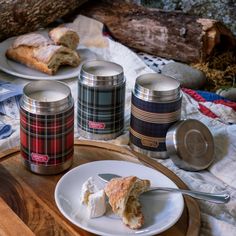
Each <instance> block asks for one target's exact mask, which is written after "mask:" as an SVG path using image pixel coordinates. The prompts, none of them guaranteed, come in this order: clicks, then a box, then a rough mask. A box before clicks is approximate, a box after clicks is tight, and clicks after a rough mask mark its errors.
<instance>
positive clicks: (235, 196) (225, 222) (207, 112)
mask: <svg viewBox="0 0 236 236" xmlns="http://www.w3.org/2000/svg"><path fill="white" fill-rule="evenodd" d="M70 26H71V27H73V28H74V29H75V30H76V31H77V32H78V33H79V35H80V38H81V40H80V45H79V48H78V50H79V53H80V55H81V58H82V60H83V62H84V61H86V60H90V59H101V58H102V59H105V60H109V61H113V62H116V63H118V64H120V65H121V66H122V67H123V68H124V73H125V76H126V81H127V84H126V107H125V127H126V129H125V132H124V134H123V135H121V136H120V137H118V138H117V139H115V140H111V141H110V142H112V143H115V144H117V145H128V140H129V132H128V128H129V118H130V106H131V103H130V100H131V91H132V90H133V88H134V84H135V79H136V78H137V77H138V76H139V75H141V74H144V73H149V72H154V71H156V72H161V65H162V63H168V61H165V60H163V61H161V60H160V61H161V63H159V64H160V65H159V64H158V63H157V66H155V67H152V66H150V65H147V64H148V63H147V62H145V60H144V54H143V55H139V54H137V53H134V52H133V51H131V50H130V49H128V48H127V47H125V46H123V45H121V44H120V43H118V42H116V41H114V40H112V39H111V38H109V37H107V36H104V34H103V25H102V24H101V23H99V22H97V21H94V20H92V19H90V18H87V17H84V16H81V15H79V16H78V17H77V18H76V19H75V21H74V22H73V23H71V25H70ZM158 65H159V66H158ZM155 68H156V69H157V70H156V69H155ZM0 79H1V80H4V81H8V82H11V84H21V85H24V84H26V83H28V82H30V81H29V80H24V79H19V78H15V77H12V76H9V75H7V74H5V73H3V72H1V73H0ZM64 82H65V83H67V84H68V85H69V86H70V88H71V91H72V96H73V97H74V99H75V101H76V98H77V79H76V78H72V79H68V80H64ZM182 92H183V102H182V111H181V112H182V114H181V118H182V119H188V118H192V119H197V120H199V121H201V122H203V123H204V124H205V125H206V126H207V127H208V128H209V129H210V131H211V133H212V135H213V137H214V142H215V160H214V163H213V164H212V165H211V166H210V167H209V168H208V169H206V170H204V171H199V172H189V171H184V170H182V169H179V168H178V167H176V166H175V165H174V164H173V162H172V161H171V160H170V159H165V160H159V159H158V160H157V161H158V162H160V163H162V164H163V165H165V166H166V167H168V168H169V169H171V170H172V171H173V172H175V173H176V174H177V175H178V176H179V177H180V178H181V179H182V180H183V181H184V182H185V183H186V184H187V185H188V187H189V188H190V189H195V190H199V191H206V192H222V191H228V192H229V193H230V194H231V201H230V202H229V203H228V204H213V203H209V202H204V201H198V202H199V205H200V210H201V220H202V222H201V229H200V235H204V236H208V235H209V236H210V235H211V236H220V235H227V236H230V235H232V236H233V235H236V171H235V170H236V142H235V140H236V113H235V109H236V105H235V103H233V102H230V101H228V100H225V99H223V98H221V97H219V96H217V95H215V94H212V93H208V92H204V91H194V90H188V89H182ZM75 109H77V104H76V103H75ZM75 113H76V112H75ZM5 114H7V113H6V112H5ZM0 117H1V120H2V122H3V123H5V124H11V126H12V129H13V130H14V132H13V133H12V134H11V135H10V136H9V137H8V138H5V139H1V140H0V150H1V151H2V150H5V149H7V148H10V147H13V146H16V145H19V119H18V118H13V117H11V115H9V114H7V115H1V116H0ZM75 118H76V117H75ZM75 123H76V122H75ZM75 137H76V138H81V137H80V136H79V134H78V133H77V131H76V124H75Z"/></svg>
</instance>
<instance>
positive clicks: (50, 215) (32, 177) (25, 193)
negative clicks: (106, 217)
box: [0, 141, 200, 236]
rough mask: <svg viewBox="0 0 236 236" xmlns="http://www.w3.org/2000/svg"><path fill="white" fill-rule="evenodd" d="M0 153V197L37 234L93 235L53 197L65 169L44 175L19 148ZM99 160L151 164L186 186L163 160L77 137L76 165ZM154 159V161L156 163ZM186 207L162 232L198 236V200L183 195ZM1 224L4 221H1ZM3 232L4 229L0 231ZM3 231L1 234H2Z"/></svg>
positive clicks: (182, 185) (46, 235) (178, 235)
mask: <svg viewBox="0 0 236 236" xmlns="http://www.w3.org/2000/svg"><path fill="white" fill-rule="evenodd" d="M5 154H6V156H4V155H1V157H2V158H3V159H2V158H1V159H2V160H4V161H2V162H1V164H0V186H1V188H0V197H1V198H2V199H3V200H4V202H5V204H7V205H8V206H9V207H10V208H11V211H12V212H14V213H15V214H16V215H17V216H18V217H19V218H20V219H21V221H22V222H23V223H24V224H25V225H26V226H27V227H28V228H29V229H30V230H31V231H32V232H33V233H35V235H40V236H41V235H42V236H44V235H45V236H57V235H63V236H64V235H68V236H69V235H72V236H88V235H94V234H91V233H89V232H87V231H85V230H83V229H80V228H78V227H76V226H74V225H73V224H71V223H70V222H69V221H68V220H66V219H65V218H64V217H63V216H62V214H61V213H60V212H59V210H58V208H57V207H56V204H55V201H54V190H55V186H56V184H57V182H58V180H59V179H60V178H61V177H62V176H63V174H64V173H62V174H59V175H52V176H41V175H36V174H33V173H31V172H30V171H28V170H26V169H25V168H24V166H23V165H22V163H21V157H20V153H19V150H18V151H17V152H16V149H13V150H12V154H11V153H10V152H5ZM97 160H127V161H132V162H136V163H140V161H141V162H142V163H143V164H146V165H149V166H152V168H154V169H157V170H159V171H161V172H162V173H164V174H165V175H167V176H168V177H169V178H171V179H172V180H173V181H174V182H175V183H176V184H177V185H178V186H181V187H185V188H187V186H186V185H185V184H184V183H183V182H182V181H181V180H180V179H179V178H178V177H177V176H176V175H175V174H174V173H173V172H171V171H170V170H168V169H167V168H166V167H164V166H162V165H161V164H159V163H157V162H156V161H154V162H151V163H150V162H149V161H147V160H149V158H147V157H146V156H139V155H136V153H133V152H132V151H130V150H129V149H128V148H123V147H119V146H116V145H113V144H109V143H105V142H91V141H76V142H75V154H74V163H73V166H72V168H73V167H76V166H78V165H82V164H84V163H87V162H92V161H97ZM154 163H155V164H154ZM184 199H185V209H184V212H183V214H182V216H181V218H180V219H179V221H178V222H177V223H176V224H175V225H174V226H173V227H171V228H170V229H168V230H167V231H165V232H163V233H162V234H160V235H163V236H169V235H176V236H184V235H187V236H190V235H191V236H197V235H198V233H199V227H200V213H199V208H198V205H197V204H196V201H195V200H193V199H192V198H190V197H184ZM0 228H1V225H0ZM0 232H1V231H0ZM0 235H1V234H0Z"/></svg>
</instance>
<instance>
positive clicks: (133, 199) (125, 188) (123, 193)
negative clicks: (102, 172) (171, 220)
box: [105, 176, 150, 229]
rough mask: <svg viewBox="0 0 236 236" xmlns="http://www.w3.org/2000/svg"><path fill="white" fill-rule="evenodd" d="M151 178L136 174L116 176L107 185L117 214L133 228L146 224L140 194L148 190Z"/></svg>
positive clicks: (110, 199)
mask: <svg viewBox="0 0 236 236" xmlns="http://www.w3.org/2000/svg"><path fill="white" fill-rule="evenodd" d="M149 187H150V181H149V180H142V179H139V178H138V177H136V176H129V177H125V178H114V179H112V180H111V181H109V182H108V183H107V185H106V187H105V193H106V195H107V196H108V198H109V204H110V205H111V207H112V210H113V212H114V213H115V214H117V215H119V216H120V217H121V218H122V221H123V223H124V224H125V225H127V226H128V227H129V228H131V229H138V228H140V227H142V226H143V224H144V216H143V213H142V211H141V204H140V202H139V199H138V198H139V195H140V194H141V193H143V192H145V191H147V190H148V188H149Z"/></svg>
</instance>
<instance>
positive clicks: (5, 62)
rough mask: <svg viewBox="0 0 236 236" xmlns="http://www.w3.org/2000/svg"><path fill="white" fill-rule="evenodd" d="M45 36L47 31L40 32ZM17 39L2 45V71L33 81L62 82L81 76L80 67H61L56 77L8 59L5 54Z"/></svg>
mask: <svg viewBox="0 0 236 236" xmlns="http://www.w3.org/2000/svg"><path fill="white" fill-rule="evenodd" d="M40 33H41V34H43V35H44V36H46V35H47V32H46V31H40ZM15 38H16V37H12V38H8V39H7V40H5V41H3V42H2V43H0V70H2V71H4V72H6V73H8V74H11V75H14V76H18V77H21V78H25V79H32V80H40V79H47V80H62V79H69V78H73V77H77V76H78V74H79V70H80V66H77V67H71V66H63V67H60V68H59V70H58V71H57V73H56V75H47V74H45V73H42V72H40V71H37V70H34V69H31V68H29V67H27V66H25V65H23V64H21V63H17V62H15V61H12V60H9V59H7V57H6V56H5V53H6V51H7V49H8V48H9V47H10V45H11V44H12V43H13V41H14V40H15Z"/></svg>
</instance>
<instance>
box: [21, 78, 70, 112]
mask: <svg viewBox="0 0 236 236" xmlns="http://www.w3.org/2000/svg"><path fill="white" fill-rule="evenodd" d="M44 92H52V93H54V94H58V96H55V97H53V98H51V99H49V100H46V98H47V96H46V95H45V100H43V99H42V98H37V96H35V95H36V94H37V93H44ZM73 104H74V101H73V98H72V95H71V90H70V88H69V87H68V86H67V85H66V84H65V83H62V82H59V81H52V80H38V81H33V82H30V83H28V84H27V85H25V87H24V89H23V96H22V97H21V100H20V106H21V107H22V108H24V109H25V110H26V111H29V112H31V113H34V114H40V115H50V114H57V113H60V112H62V111H65V110H67V109H70V108H71V107H72V106H73Z"/></svg>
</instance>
